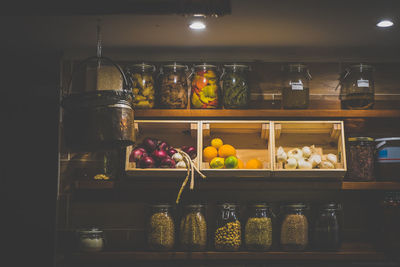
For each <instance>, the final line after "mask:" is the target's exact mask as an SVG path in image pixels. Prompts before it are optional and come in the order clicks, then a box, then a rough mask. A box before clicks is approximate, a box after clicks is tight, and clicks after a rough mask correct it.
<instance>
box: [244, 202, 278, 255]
mask: <svg viewBox="0 0 400 267" xmlns="http://www.w3.org/2000/svg"><path fill="white" fill-rule="evenodd" d="M244 241H245V244H246V248H247V249H248V250H255V251H266V250H269V249H270V248H271V245H272V212H271V210H270V208H269V206H268V205H267V204H266V203H256V204H253V205H251V206H250V214H249V218H248V219H247V222H246V225H245V230H244Z"/></svg>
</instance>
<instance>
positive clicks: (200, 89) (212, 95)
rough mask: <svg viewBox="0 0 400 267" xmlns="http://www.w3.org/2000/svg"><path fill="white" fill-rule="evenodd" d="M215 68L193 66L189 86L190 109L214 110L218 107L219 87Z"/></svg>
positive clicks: (213, 66) (207, 65) (212, 66)
mask: <svg viewBox="0 0 400 267" xmlns="http://www.w3.org/2000/svg"><path fill="white" fill-rule="evenodd" d="M217 70H218V69H217V66H215V65H209V64H206V63H204V64H201V65H195V66H194V67H193V78H192V82H191V84H192V86H191V107H192V108H194V109H215V108H219V107H220V104H221V103H220V102H221V101H220V94H221V93H220V87H219V77H218V74H217Z"/></svg>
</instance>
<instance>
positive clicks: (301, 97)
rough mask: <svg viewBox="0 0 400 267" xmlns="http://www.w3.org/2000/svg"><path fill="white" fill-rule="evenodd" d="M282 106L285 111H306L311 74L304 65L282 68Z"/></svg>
mask: <svg viewBox="0 0 400 267" xmlns="http://www.w3.org/2000/svg"><path fill="white" fill-rule="evenodd" d="M283 70H284V75H283V84H282V105H283V108H285V109H306V108H308V105H309V102H310V80H311V74H310V72H309V70H308V69H307V66H306V65H303V64H289V65H287V66H286V67H284V69H283Z"/></svg>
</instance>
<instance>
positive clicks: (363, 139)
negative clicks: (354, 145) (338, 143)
mask: <svg viewBox="0 0 400 267" xmlns="http://www.w3.org/2000/svg"><path fill="white" fill-rule="evenodd" d="M347 140H348V141H349V142H373V141H374V138H372V137H363V136H361V137H349V138H348V139H347Z"/></svg>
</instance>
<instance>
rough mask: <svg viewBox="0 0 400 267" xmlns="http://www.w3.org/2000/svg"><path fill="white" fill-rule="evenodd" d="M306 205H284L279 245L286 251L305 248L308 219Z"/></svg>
mask: <svg viewBox="0 0 400 267" xmlns="http://www.w3.org/2000/svg"><path fill="white" fill-rule="evenodd" d="M305 208H306V205H305V204H303V203H293V204H288V205H286V206H284V212H285V213H284V216H283V220H282V226H281V247H282V249H283V250H286V251H299V250H305V249H306V247H307V245H308V220H307V217H306V215H305V214H304V210H305Z"/></svg>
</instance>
